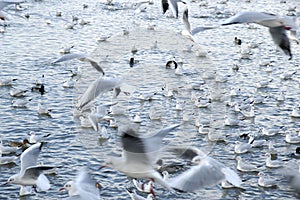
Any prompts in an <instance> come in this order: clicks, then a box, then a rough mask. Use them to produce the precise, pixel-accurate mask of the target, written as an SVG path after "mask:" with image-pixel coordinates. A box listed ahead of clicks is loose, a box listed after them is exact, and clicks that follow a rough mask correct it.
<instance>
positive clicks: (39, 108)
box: [37, 103, 52, 115]
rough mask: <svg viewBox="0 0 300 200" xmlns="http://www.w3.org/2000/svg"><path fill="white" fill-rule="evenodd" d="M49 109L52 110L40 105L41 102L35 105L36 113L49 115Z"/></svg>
mask: <svg viewBox="0 0 300 200" xmlns="http://www.w3.org/2000/svg"><path fill="white" fill-rule="evenodd" d="M51 111H52V110H51V109H49V108H48V107H47V106H45V105H42V104H41V103H38V106H37V112H38V114H40V115H50V112H51Z"/></svg>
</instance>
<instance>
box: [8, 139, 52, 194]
mask: <svg viewBox="0 0 300 200" xmlns="http://www.w3.org/2000/svg"><path fill="white" fill-rule="evenodd" d="M42 147H43V143H37V144H34V145H32V146H30V147H29V148H28V149H26V150H25V151H24V152H23V153H22V154H21V170H20V172H19V173H18V174H15V175H13V176H11V177H9V178H8V180H7V182H6V183H4V185H6V184H9V183H12V184H17V185H21V186H33V187H35V186H37V187H38V188H39V189H40V190H41V191H47V190H49V189H50V183H49V180H48V179H47V177H46V176H45V175H44V174H43V173H42V172H43V171H44V170H49V169H52V168H54V167H53V166H42V165H37V159H38V156H39V154H40V152H41V150H42ZM21 189H22V188H21ZM20 193H21V190H20Z"/></svg>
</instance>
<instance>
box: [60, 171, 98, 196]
mask: <svg viewBox="0 0 300 200" xmlns="http://www.w3.org/2000/svg"><path fill="white" fill-rule="evenodd" d="M98 185H99V184H98V183H97V182H96V181H94V180H92V179H91V177H90V176H89V174H88V172H87V170H86V169H85V168H83V169H81V170H79V171H78V174H77V176H76V179H75V180H74V181H68V182H67V183H66V184H65V185H64V187H62V188H61V189H60V190H68V194H69V198H67V199H68V200H75V199H77V200H99V199H100V193H99V190H98Z"/></svg>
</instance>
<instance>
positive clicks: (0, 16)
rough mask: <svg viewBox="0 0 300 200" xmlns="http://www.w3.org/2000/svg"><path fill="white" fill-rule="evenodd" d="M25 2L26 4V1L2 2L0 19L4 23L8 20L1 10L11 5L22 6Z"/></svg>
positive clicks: (10, 0)
mask: <svg viewBox="0 0 300 200" xmlns="http://www.w3.org/2000/svg"><path fill="white" fill-rule="evenodd" d="M23 2H25V1H24V0H1V1H0V19H1V20H3V21H5V20H6V16H5V15H4V14H3V13H2V12H1V10H2V9H3V8H5V7H6V6H8V5H11V4H20V3H23Z"/></svg>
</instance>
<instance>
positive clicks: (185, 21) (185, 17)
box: [182, 7, 191, 32]
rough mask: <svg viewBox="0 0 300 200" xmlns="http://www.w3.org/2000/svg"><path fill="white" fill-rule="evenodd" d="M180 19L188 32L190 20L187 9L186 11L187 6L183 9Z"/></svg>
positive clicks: (189, 30)
mask: <svg viewBox="0 0 300 200" xmlns="http://www.w3.org/2000/svg"><path fill="white" fill-rule="evenodd" d="M182 21H183V24H184V26H185V29H186V30H187V31H188V32H191V25H190V22H189V11H188V8H187V7H186V8H185V9H184V11H183V15H182Z"/></svg>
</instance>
